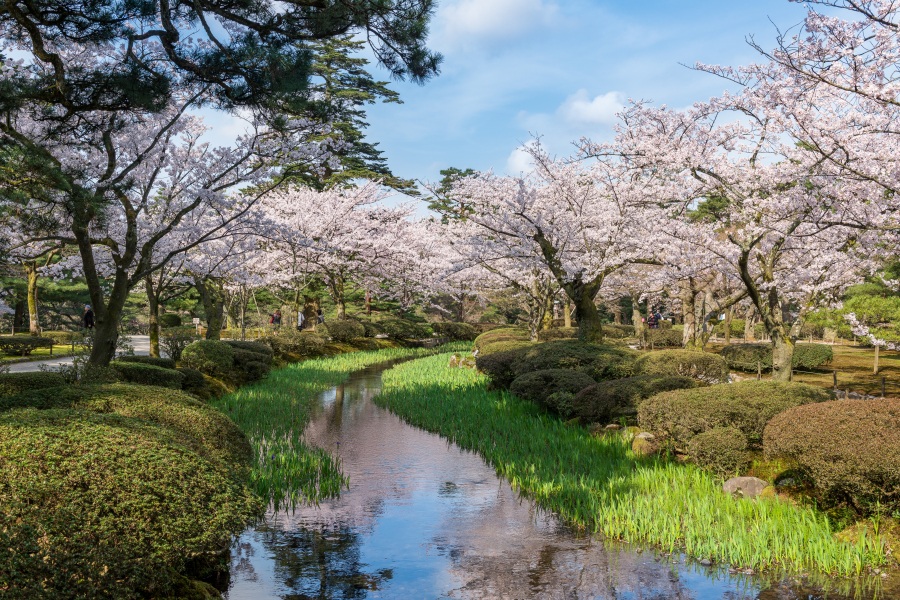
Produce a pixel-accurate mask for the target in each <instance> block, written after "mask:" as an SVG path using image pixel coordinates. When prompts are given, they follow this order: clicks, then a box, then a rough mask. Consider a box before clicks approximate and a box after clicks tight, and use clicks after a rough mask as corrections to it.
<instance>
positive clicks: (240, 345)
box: [225, 340, 275, 363]
mask: <svg viewBox="0 0 900 600" xmlns="http://www.w3.org/2000/svg"><path fill="white" fill-rule="evenodd" d="M225 343H226V344H228V345H229V346H231V347H232V348H234V349H235V350H245V351H247V352H253V353H254V354H260V355H262V356H264V357H265V358H264V359H261V360H262V362H265V363H271V362H272V359H273V358H274V356H275V354H274V352H273V351H272V347H271V346H269V345H268V344H265V343H263V342H251V341H246V342H242V341H239V340H226V341H225ZM258 360H259V359H258ZM235 362H237V355H236V354H235Z"/></svg>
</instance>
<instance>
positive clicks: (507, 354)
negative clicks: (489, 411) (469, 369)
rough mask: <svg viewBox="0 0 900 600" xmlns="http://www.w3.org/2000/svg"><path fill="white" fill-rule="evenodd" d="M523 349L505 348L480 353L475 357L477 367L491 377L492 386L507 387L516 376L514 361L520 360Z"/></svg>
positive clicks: (495, 387) (496, 387) (497, 387)
mask: <svg viewBox="0 0 900 600" xmlns="http://www.w3.org/2000/svg"><path fill="white" fill-rule="evenodd" d="M519 350H521V349H513V350H503V351H500V352H492V353H490V354H479V355H478V356H477V357H476V358H475V367H476V368H477V369H478V370H479V371H481V372H482V373H484V374H485V375H487V376H488V377H490V380H491V387H492V388H494V389H505V388H508V387H509V385H510V384H511V383H512V382H513V379H515V378H516V375H515V373H514V372H513V363H515V362H516V361H517V360H519V357H520V356H521V353H520V351H519Z"/></svg>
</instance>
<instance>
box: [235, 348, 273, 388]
mask: <svg viewBox="0 0 900 600" xmlns="http://www.w3.org/2000/svg"><path fill="white" fill-rule="evenodd" d="M271 365H272V358H271V357H270V356H269V355H268V354H259V353H257V352H251V351H250V350H235V351H234V371H236V372H237V374H236V376H232V379H234V380H235V383H241V384H243V383H250V382H251V381H259V380H260V379H262V378H263V377H265V376H266V375H268V374H269V370H270V369H271Z"/></svg>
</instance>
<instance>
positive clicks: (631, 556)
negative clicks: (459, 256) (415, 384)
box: [226, 368, 894, 600]
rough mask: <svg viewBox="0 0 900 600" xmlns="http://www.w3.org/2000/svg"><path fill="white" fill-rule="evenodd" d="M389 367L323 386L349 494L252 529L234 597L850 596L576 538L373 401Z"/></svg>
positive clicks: (236, 561)
mask: <svg viewBox="0 0 900 600" xmlns="http://www.w3.org/2000/svg"><path fill="white" fill-rule="evenodd" d="M379 373H380V369H378V368H373V369H369V370H366V371H362V372H360V373H358V374H356V375H355V376H354V377H353V378H352V379H351V380H350V381H349V382H347V383H346V384H345V385H342V386H339V387H337V388H335V389H332V390H330V391H329V392H326V393H325V394H323V395H322V396H321V397H320V399H319V403H318V406H317V407H316V408H315V409H314V413H313V418H312V420H311V422H310V424H309V426H308V427H307V430H306V432H305V438H306V440H307V441H308V442H310V443H312V444H315V445H318V446H320V447H323V448H328V449H330V450H332V451H333V452H334V453H336V454H337V455H338V456H340V458H341V460H342V461H343V468H344V472H345V473H346V474H347V475H349V477H350V489H349V490H348V491H346V492H344V493H343V494H342V495H341V497H340V498H339V499H338V500H334V501H331V502H326V503H323V504H322V505H321V506H319V507H309V508H303V509H299V510H297V511H296V512H293V513H291V512H281V513H275V514H270V515H269V516H268V518H267V519H266V522H265V523H264V524H263V525H260V526H258V527H256V528H255V529H251V530H248V531H247V532H245V533H244V534H243V535H242V536H241V537H240V538H239V539H238V540H237V542H236V543H235V546H234V548H233V550H232V569H231V584H230V587H229V590H228V592H227V594H226V598H228V600H263V599H268V598H285V599H294V600H299V599H301V598H548V599H549V598H602V599H609V600H612V599H616V600H626V599H627V600H650V599H654V600H656V599H669V598H673V599H685V600H686V599H696V600H704V599H720V598H725V599H729V600H740V599H750V598H759V599H764V600H775V599H785V600H786V599H801V598H802V599H808V600H812V599H815V598H834V599H837V598H844V597H845V596H843V595H839V594H834V593H830V594H825V593H822V592H818V591H815V590H811V589H806V588H805V587H802V586H801V585H799V584H796V583H788V582H776V583H774V584H772V583H769V582H767V581H764V580H762V579H759V578H756V577H751V576H747V575H736V574H730V573H729V572H728V570H727V569H724V568H719V569H717V568H715V567H713V568H707V567H702V566H700V565H699V564H697V563H694V562H690V561H685V560H683V559H682V558H678V557H674V558H673V557H667V556H660V555H657V554H655V553H654V552H652V551H643V552H642V551H640V550H639V549H637V548H635V547H633V546H624V545H614V546H609V545H606V544H604V542H602V541H601V540H600V539H599V538H597V537H591V536H579V535H577V534H576V533H575V532H573V531H572V530H570V529H568V528H567V527H566V526H564V525H563V524H561V523H560V522H559V521H558V520H557V519H556V518H555V517H554V516H553V515H552V514H548V513H546V512H543V511H540V510H538V509H537V508H536V507H535V506H533V505H532V504H531V502H529V501H528V500H521V499H519V498H518V497H517V495H516V493H515V492H513V491H512V489H510V486H509V485H508V484H507V483H506V482H504V481H501V480H499V479H498V478H497V476H496V475H495V474H494V470H493V469H492V468H491V467H489V466H487V465H486V464H485V463H484V462H483V461H482V460H481V459H480V458H479V457H478V456H477V455H475V454H472V453H469V452H464V451H462V450H460V449H459V448H457V447H456V446H453V445H450V444H448V443H447V441H446V440H444V439H442V438H440V437H438V436H437V435H433V434H431V433H427V432H425V431H422V430H420V429H417V428H414V427H411V426H409V425H407V424H405V423H404V422H403V421H401V420H400V419H399V418H398V417H396V416H395V415H393V414H391V413H390V412H388V411H386V410H383V409H381V408H379V407H377V406H375V404H373V403H372V401H371V400H372V398H373V397H374V396H375V395H376V394H377V393H378V391H379V389H380V383H381V378H380V375H379ZM878 596H879V597H884V598H887V597H894V596H892V595H891V596H888V595H880V594H879V595H878ZM863 597H868V598H872V597H873V594H872V593H868V594H863Z"/></svg>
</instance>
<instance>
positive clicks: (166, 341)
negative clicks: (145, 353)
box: [159, 327, 199, 361]
mask: <svg viewBox="0 0 900 600" xmlns="http://www.w3.org/2000/svg"><path fill="white" fill-rule="evenodd" d="M198 337H199V336H198V335H197V330H196V329H194V328H193V327H179V328H176V329H166V330H164V331H163V332H162V333H160V335H159V345H160V346H162V347H163V350H165V351H166V354H168V355H169V357H170V358H172V360H175V361H180V360H181V353H182V352H184V349H185V348H187V347H188V346H189V345H191V344H193V343H194V342H195V341H197V339H198Z"/></svg>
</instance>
